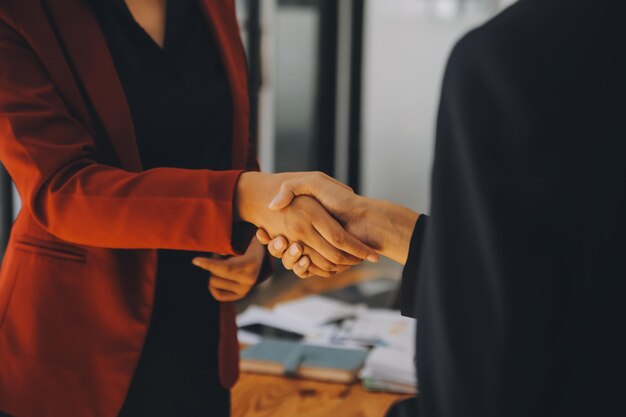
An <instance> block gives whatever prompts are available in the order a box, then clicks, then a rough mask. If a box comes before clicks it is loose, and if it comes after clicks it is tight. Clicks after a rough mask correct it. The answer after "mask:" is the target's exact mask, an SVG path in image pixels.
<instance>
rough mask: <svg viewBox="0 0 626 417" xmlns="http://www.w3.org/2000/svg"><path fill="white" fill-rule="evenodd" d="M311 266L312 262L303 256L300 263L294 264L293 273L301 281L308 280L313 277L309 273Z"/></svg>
mask: <svg viewBox="0 0 626 417" xmlns="http://www.w3.org/2000/svg"><path fill="white" fill-rule="evenodd" d="M310 266H311V260H310V259H309V257H308V256H303V257H302V258H300V259H299V260H298V262H297V263H296V264H294V266H293V272H294V273H295V274H296V275H297V276H298V277H299V278H300V279H307V278H309V277H310V276H311V273H310V272H309V267H310Z"/></svg>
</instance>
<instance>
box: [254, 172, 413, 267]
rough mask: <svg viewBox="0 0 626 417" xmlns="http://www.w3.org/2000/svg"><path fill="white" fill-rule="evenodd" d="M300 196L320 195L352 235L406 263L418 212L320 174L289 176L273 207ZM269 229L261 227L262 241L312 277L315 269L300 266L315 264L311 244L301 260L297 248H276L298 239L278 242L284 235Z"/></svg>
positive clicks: (275, 252)
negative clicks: (309, 254)
mask: <svg viewBox="0 0 626 417" xmlns="http://www.w3.org/2000/svg"><path fill="white" fill-rule="evenodd" d="M298 196H311V197H314V198H316V199H317V200H318V201H319V202H320V203H322V205H323V206H324V207H325V208H326V209H327V210H328V211H329V212H330V213H331V214H332V215H333V216H334V217H335V218H336V219H338V221H339V222H340V223H341V225H342V226H344V227H345V229H346V231H348V232H349V233H350V234H351V235H353V236H355V237H356V238H358V239H359V240H361V241H362V242H364V243H366V244H367V245H368V246H369V247H371V248H373V249H375V250H376V251H377V252H378V253H380V254H382V255H385V256H388V257H389V258H391V259H393V260H395V261H397V262H399V263H402V264H404V263H405V262H406V258H407V255H408V250H409V243H410V240H411V235H412V232H413V228H414V227H415V223H416V222H417V218H418V217H419V214H418V213H416V212H415V211H413V210H411V209H408V208H406V207H402V206H399V205H396V204H393V203H390V202H387V201H379V200H372V199H368V198H365V197H361V196H359V195H356V194H354V193H353V192H352V190H350V189H347V188H346V187H341V186H339V185H338V184H337V183H336V182H332V181H328V180H325V179H324V178H323V177H320V176H312V177H294V178H288V179H286V180H285V181H284V182H283V183H282V184H281V186H280V191H279V192H278V194H277V195H276V196H275V198H274V199H273V200H272V202H271V203H270V207H271V208H272V209H273V210H279V211H280V210H285V208H286V207H290V205H292V204H295V203H296V202H297V201H298V200H299V198H301V197H298ZM268 232H269V231H265V230H260V231H259V233H257V237H258V238H259V241H260V242H261V243H263V244H268V245H269V246H268V247H269V250H270V253H271V254H272V255H274V256H276V257H280V258H282V259H283V263H285V264H287V265H291V266H292V268H293V269H294V272H296V273H297V274H298V276H300V277H302V278H304V277H307V276H309V275H310V272H311V271H303V270H302V269H301V268H300V262H302V263H303V265H304V264H307V263H309V264H311V263H312V264H314V263H315V262H314V261H313V259H308V260H306V258H307V256H306V255H307V247H306V246H305V245H302V246H300V248H301V249H302V252H301V253H300V256H303V255H304V256H303V257H304V258H305V259H304V260H303V259H300V258H299V257H298V255H297V251H296V250H294V251H293V253H291V252H287V253H286V252H285V250H282V251H281V250H278V249H277V248H276V247H275V245H278V246H280V247H281V248H282V247H286V246H287V245H289V243H292V242H294V241H293V240H291V239H289V238H288V237H287V236H283V237H284V238H287V241H288V243H287V244H286V245H283V244H282V243H277V242H280V239H279V240H276V239H278V238H280V237H281V236H277V235H274V234H272V233H271V232H269V233H268ZM268 238H273V239H274V241H271V242H270V241H268ZM305 243H306V242H305ZM290 248H291V246H290ZM309 258H310V257H309Z"/></svg>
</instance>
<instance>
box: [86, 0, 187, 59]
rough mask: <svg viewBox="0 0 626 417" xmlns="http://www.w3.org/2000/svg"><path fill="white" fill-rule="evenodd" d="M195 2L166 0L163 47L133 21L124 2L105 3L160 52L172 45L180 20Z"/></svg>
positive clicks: (117, 0) (133, 17)
mask: <svg viewBox="0 0 626 417" xmlns="http://www.w3.org/2000/svg"><path fill="white" fill-rule="evenodd" d="M95 1H101V0H95ZM195 1H196V0H166V2H165V37H164V39H163V46H161V45H159V44H158V43H157V42H156V41H155V40H154V39H153V38H152V36H150V34H149V33H148V32H147V31H146V30H145V29H144V28H143V27H142V26H141V25H140V24H139V22H137V19H135V16H133V14H132V12H131V11H130V9H129V8H128V5H127V4H126V1H125V0H107V2H108V3H109V4H110V5H111V6H113V7H115V8H117V9H118V10H119V11H120V12H121V13H122V14H123V15H124V16H125V18H126V19H130V21H132V24H133V25H134V26H135V27H136V28H137V30H140V31H141V32H142V33H143V34H144V35H145V36H146V38H147V39H148V40H149V41H150V43H151V44H153V46H154V47H156V48H158V49H159V50H160V51H162V52H165V51H167V50H169V49H170V47H171V46H170V45H171V44H172V38H173V37H174V33H175V31H176V30H177V29H178V27H179V26H180V24H181V22H182V20H183V19H184V17H185V13H187V12H188V11H189V7H190V6H191V5H192V4H193V3H194V2H195Z"/></svg>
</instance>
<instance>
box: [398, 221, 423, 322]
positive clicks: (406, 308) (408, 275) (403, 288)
mask: <svg viewBox="0 0 626 417" xmlns="http://www.w3.org/2000/svg"><path fill="white" fill-rule="evenodd" d="M427 224H428V216H427V215H425V214H421V215H420V216H419V217H418V219H417V223H415V229H413V235H412V236H411V245H410V246H409V256H408V258H407V261H406V264H405V265H404V270H403V271H402V283H401V284H400V312H401V313H402V315H403V316H406V317H412V318H417V314H416V311H415V307H416V300H417V282H418V280H419V277H418V273H419V268H420V259H421V253H422V246H423V244H424V240H425V234H426V226H427Z"/></svg>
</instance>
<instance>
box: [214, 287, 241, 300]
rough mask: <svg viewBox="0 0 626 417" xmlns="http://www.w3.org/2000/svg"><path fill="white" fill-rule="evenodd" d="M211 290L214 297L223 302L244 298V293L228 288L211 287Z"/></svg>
mask: <svg viewBox="0 0 626 417" xmlns="http://www.w3.org/2000/svg"><path fill="white" fill-rule="evenodd" d="M209 292H210V293H211V295H212V296H213V298H215V299H216V300H217V301H221V302H230V301H237V300H241V299H242V298H243V296H242V295H239V294H235V293H233V292H230V291H226V290H220V289H218V288H215V287H209Z"/></svg>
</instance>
